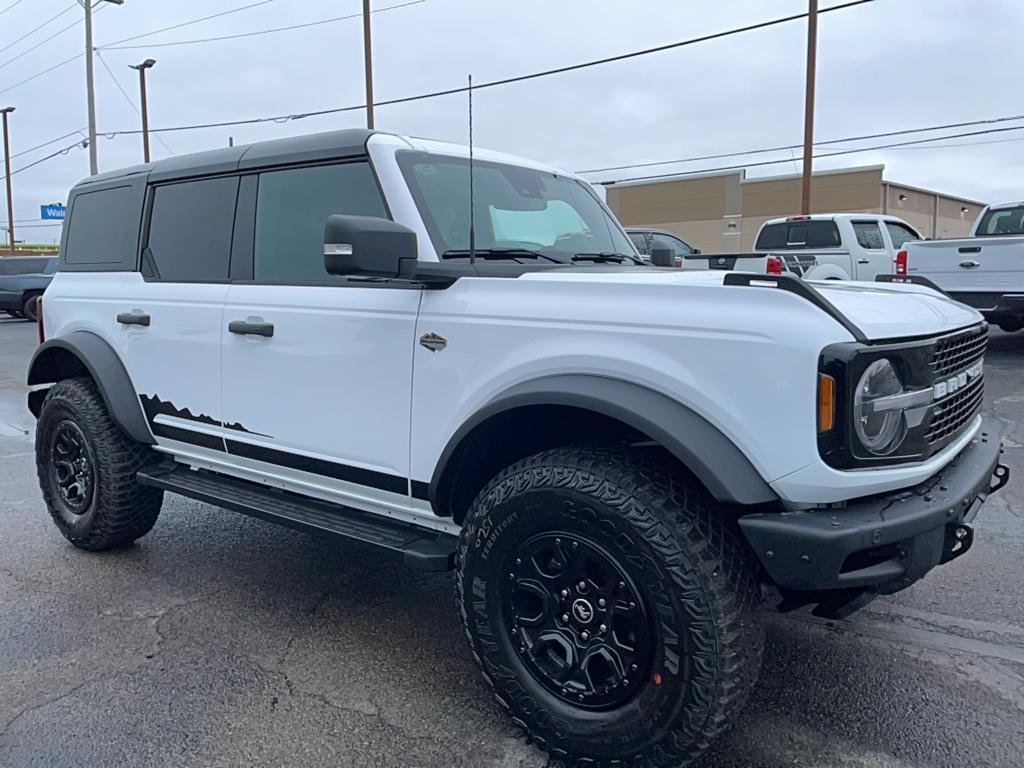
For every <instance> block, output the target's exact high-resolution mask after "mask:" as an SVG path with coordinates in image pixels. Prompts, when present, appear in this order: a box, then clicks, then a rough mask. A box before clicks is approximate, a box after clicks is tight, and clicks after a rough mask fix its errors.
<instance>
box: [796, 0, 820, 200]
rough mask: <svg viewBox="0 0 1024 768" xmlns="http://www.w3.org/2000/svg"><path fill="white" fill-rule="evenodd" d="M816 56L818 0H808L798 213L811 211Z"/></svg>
mask: <svg viewBox="0 0 1024 768" xmlns="http://www.w3.org/2000/svg"><path fill="white" fill-rule="evenodd" d="M817 58H818V0H810V7H809V9H808V11H807V91H806V93H805V95H804V172H803V179H802V184H801V196H800V213H801V214H803V215H804V216H806V215H808V214H809V213H810V212H811V170H812V160H811V158H812V153H813V152H814V78H815V74H816V72H815V69H816V67H815V64H816V61H817Z"/></svg>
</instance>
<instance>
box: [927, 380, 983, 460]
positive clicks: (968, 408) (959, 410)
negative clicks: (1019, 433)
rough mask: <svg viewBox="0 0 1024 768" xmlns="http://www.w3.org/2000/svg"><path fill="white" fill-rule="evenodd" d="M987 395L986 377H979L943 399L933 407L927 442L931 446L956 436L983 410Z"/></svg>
mask: <svg viewBox="0 0 1024 768" xmlns="http://www.w3.org/2000/svg"><path fill="white" fill-rule="evenodd" d="M984 393H985V377H984V376H979V377H978V378H976V379H975V380H974V381H972V382H971V383H970V384H968V385H967V386H965V387H963V388H962V389H958V390H957V391H956V392H954V393H953V394H951V395H947V396H946V397H944V398H942V400H940V401H939V402H938V403H936V404H935V405H933V406H932V419H931V422H929V424H928V432H927V433H926V434H925V440H927V441H928V444H929V445H934V444H935V443H939V442H942V441H943V440H945V439H946V438H948V437H949V436H950V435H955V434H956V433H957V432H959V431H960V429H961V428H962V427H963V426H964V425H965V424H967V422H969V421H970V420H971V419H973V418H974V415H975V414H976V413H977V412H978V410H979V409H980V408H981V400H982V396H983V395H984Z"/></svg>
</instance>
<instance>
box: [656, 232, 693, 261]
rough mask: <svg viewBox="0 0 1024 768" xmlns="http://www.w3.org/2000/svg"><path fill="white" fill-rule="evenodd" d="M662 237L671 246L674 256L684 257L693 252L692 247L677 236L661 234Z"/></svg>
mask: <svg viewBox="0 0 1024 768" xmlns="http://www.w3.org/2000/svg"><path fill="white" fill-rule="evenodd" d="M662 237H663V238H664V239H665V240H667V241H668V244H669V245H671V246H672V253H674V254H675V255H676V256H679V257H684V258H685V257H686V256H689V255H690V254H692V253H693V248H691V247H690V246H689V245H688V244H687V243H684V242H683V241H682V240H680V239H679V238H678V237H672V236H671V235H662Z"/></svg>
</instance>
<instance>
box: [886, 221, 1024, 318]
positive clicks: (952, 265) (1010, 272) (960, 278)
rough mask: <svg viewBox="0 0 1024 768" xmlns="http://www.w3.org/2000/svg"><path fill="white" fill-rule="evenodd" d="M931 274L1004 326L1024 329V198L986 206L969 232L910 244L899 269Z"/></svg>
mask: <svg viewBox="0 0 1024 768" xmlns="http://www.w3.org/2000/svg"><path fill="white" fill-rule="evenodd" d="M900 271H903V272H905V273H906V274H908V275H911V276H913V275H920V276H923V277H927V278H928V279H930V280H931V281H932V282H933V283H935V284H936V285H938V286H939V287H940V288H942V289H943V290H944V291H945V292H946V293H948V294H949V295H950V296H952V297H953V298H954V299H956V300H957V301H961V302H963V303H964V304H968V305H969V306H972V307H974V308H975V309H977V310H979V311H980V312H981V313H982V314H983V315H984V316H985V319H986V320H988V321H989V322H991V323H995V324H996V325H998V326H999V327H1000V328H1002V329H1003V330H1004V331H1019V330H1021V329H1022V328H1024V201H1018V202H1013V203H1000V204H998V205H990V206H988V207H987V208H985V209H984V210H983V211H982V212H981V214H980V215H979V216H978V220H977V221H976V222H974V227H973V228H972V229H971V234H970V236H968V237H965V238H960V239H955V240H931V241H929V242H922V243H907V244H906V246H905V251H903V252H901V253H900V254H899V259H898V265H897V272H900Z"/></svg>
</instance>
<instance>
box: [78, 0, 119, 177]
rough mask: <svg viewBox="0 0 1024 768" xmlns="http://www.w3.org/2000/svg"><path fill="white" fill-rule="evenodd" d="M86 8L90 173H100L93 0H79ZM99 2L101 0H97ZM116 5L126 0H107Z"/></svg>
mask: <svg viewBox="0 0 1024 768" xmlns="http://www.w3.org/2000/svg"><path fill="white" fill-rule="evenodd" d="M78 1H79V2H80V3H81V4H82V7H83V8H85V95H86V99H87V100H88V102H89V175H90V176H95V175H96V174H97V173H99V165H98V163H97V160H96V87H95V85H94V83H93V73H92V56H93V49H92V4H93V0H78ZM97 2H99V0H97ZM106 2H108V3H113V4H114V5H123V4H124V0H106Z"/></svg>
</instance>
